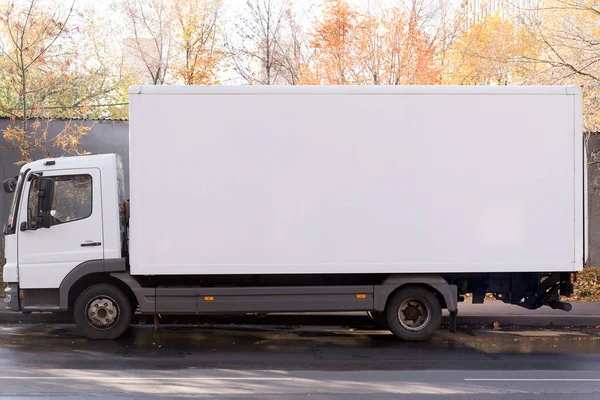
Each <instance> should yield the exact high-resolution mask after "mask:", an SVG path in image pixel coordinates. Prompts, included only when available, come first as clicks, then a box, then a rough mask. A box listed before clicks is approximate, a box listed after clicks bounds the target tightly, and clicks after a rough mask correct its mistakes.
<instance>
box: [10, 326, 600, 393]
mask: <svg viewBox="0 0 600 400" xmlns="http://www.w3.org/2000/svg"><path fill="white" fill-rule="evenodd" d="M1 396H5V397H7V398H30V397H40V398H73V399H75V398H78V399H79V398H106V399H108V398H110V399H119V398H127V399H133V398H135V399H139V398H149V399H153V398H178V397H181V398H186V397H201V398H211V399H213V398H226V399H250V398H252V399H280V398H286V399H305V398H310V399H365V398H369V399H388V398H402V399H438V398H444V399H486V400H489V399H494V400H495V399H515V400H516V399H519V400H525V399H544V400H547V399H569V400H575V399H590V400H591V399H594V400H597V399H599V398H600V329H595V328H590V329H582V328H579V329H563V330H542V329H531V330H527V329H524V328H521V329H519V330H476V329H475V330H473V329H471V330H462V331H461V332H459V333H457V334H451V333H449V332H447V331H445V330H440V331H439V332H438V333H437V334H436V335H435V336H434V337H433V338H432V340H430V341H429V342H426V343H404V342H399V341H397V340H396V339H395V338H394V337H392V336H391V335H390V334H389V333H388V332H386V331H381V330H376V328H375V327H369V326H363V327H361V328H360V329H350V328H346V327H339V326H337V327H336V326H304V327H298V326H294V325H287V326H268V325H263V326H256V325H253V326H249V325H246V326H222V325H216V326H214V325H212V326H201V327H181V326H178V327H174V326H164V327H161V328H160V329H159V330H158V331H155V330H154V328H153V327H151V326H136V327H134V328H133V329H132V330H131V332H130V333H129V334H128V335H127V336H126V337H124V338H122V339H120V340H117V341H107V342H102V341H88V340H86V339H84V338H81V337H80V336H79V335H78V334H77V332H76V330H75V327H74V326H72V325H15V324H13V325H0V397H1Z"/></svg>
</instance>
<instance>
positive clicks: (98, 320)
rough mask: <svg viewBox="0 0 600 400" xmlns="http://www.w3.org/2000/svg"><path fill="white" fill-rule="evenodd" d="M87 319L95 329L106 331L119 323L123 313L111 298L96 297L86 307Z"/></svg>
mask: <svg viewBox="0 0 600 400" xmlns="http://www.w3.org/2000/svg"><path fill="white" fill-rule="evenodd" d="M85 310H86V312H85V319H86V321H87V323H88V324H89V325H90V326H91V327H92V328H94V329H97V330H100V331H105V330H107V329H110V328H112V327H113V326H115V325H116V324H117V322H119V318H120V317H121V312H120V309H119V305H118V304H117V302H116V301H115V300H114V299H113V298H111V297H109V296H96V297H94V298H93V299H91V300H90V301H88V303H87V305H86V307H85Z"/></svg>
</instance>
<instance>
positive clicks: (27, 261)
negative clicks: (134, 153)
mask: <svg viewBox="0 0 600 400" xmlns="http://www.w3.org/2000/svg"><path fill="white" fill-rule="evenodd" d="M4 187H5V190H7V191H9V192H10V191H14V196H13V201H12V204H11V208H10V213H9V216H8V221H7V222H6V225H5V228H4V236H5V246H6V265H5V266H4V277H3V278H4V282H6V283H7V288H6V289H5V302H6V306H7V308H8V309H10V310H14V311H24V312H28V311H66V310H67V309H68V301H65V296H66V293H62V295H61V290H63V292H64V291H65V290H66V289H68V288H66V287H65V279H66V278H67V276H69V274H72V273H73V272H74V271H75V270H76V269H77V268H78V267H80V266H84V265H90V264H94V263H95V264H98V263H100V264H102V265H104V261H105V260H123V257H124V256H125V253H126V248H125V246H124V241H125V221H124V212H123V204H124V200H125V186H124V182H123V163H122V161H121V158H120V157H119V156H118V155H114V154H109V155H93V156H78V157H65V158H53V159H45V160H39V161H34V162H31V163H28V164H26V165H24V166H23V167H22V168H21V170H20V173H19V175H18V176H17V177H15V178H13V179H10V180H7V181H5V182H4ZM123 263H124V261H123ZM61 288H62V289H61ZM61 297H62V298H63V299H62V300H63V301H62V302H61Z"/></svg>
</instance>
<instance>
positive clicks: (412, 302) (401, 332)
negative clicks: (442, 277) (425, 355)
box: [386, 286, 442, 341]
mask: <svg viewBox="0 0 600 400" xmlns="http://www.w3.org/2000/svg"><path fill="white" fill-rule="evenodd" d="M401 309H402V310H401ZM386 315H387V321H388V324H389V327H390V330H391V331H392V333H393V334H394V335H396V337H398V338H399V339H402V340H408V341H423V340H427V339H429V337H431V335H433V334H434V333H435V331H436V330H437V329H438V328H439V326H440V323H441V322H442V307H441V305H440V301H439V300H438V299H437V297H436V296H435V294H433V292H432V291H431V290H427V289H425V288H422V287H414V286H413V287H406V288H404V289H400V290H399V291H398V292H396V293H395V294H394V295H393V297H392V298H391V299H390V300H389V301H388V305H387V307H386Z"/></svg>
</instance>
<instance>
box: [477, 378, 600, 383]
mask: <svg viewBox="0 0 600 400" xmlns="http://www.w3.org/2000/svg"><path fill="white" fill-rule="evenodd" d="M465 381H476V382H600V379H593V378H590V379H587V378H556V379H543V378H542V379H534V378H531V379H526V378H465Z"/></svg>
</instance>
